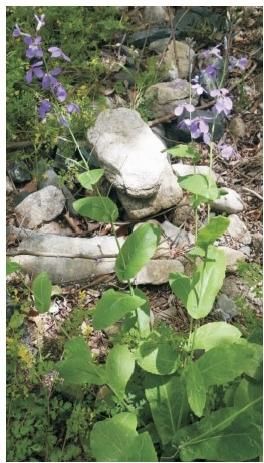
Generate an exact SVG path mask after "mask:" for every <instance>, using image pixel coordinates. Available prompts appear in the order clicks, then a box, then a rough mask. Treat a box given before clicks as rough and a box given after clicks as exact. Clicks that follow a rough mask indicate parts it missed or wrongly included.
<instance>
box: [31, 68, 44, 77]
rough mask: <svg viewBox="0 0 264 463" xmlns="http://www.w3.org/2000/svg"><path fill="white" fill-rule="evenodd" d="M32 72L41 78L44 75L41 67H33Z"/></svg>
mask: <svg viewBox="0 0 264 463" xmlns="http://www.w3.org/2000/svg"><path fill="white" fill-rule="evenodd" d="M33 74H34V76H36V77H37V78H38V79H42V77H43V76H44V71H43V69H42V68H40V67H39V68H33Z"/></svg>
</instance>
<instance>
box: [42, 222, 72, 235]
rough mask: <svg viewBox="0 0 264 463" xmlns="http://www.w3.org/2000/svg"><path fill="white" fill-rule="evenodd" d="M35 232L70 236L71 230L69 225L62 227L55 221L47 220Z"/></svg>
mask: <svg viewBox="0 0 264 463" xmlns="http://www.w3.org/2000/svg"><path fill="white" fill-rule="evenodd" d="M37 233H39V234H40V235H46V234H51V235H62V236H72V235H73V232H72V230H71V229H70V228H69V227H66V228H62V227H60V225H59V224H58V223H57V222H49V223H45V224H44V225H42V226H41V227H40V228H39V229H38V230H37Z"/></svg>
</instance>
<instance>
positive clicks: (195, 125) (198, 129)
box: [179, 117, 209, 143]
mask: <svg viewBox="0 0 264 463" xmlns="http://www.w3.org/2000/svg"><path fill="white" fill-rule="evenodd" d="M179 127H184V128H187V129H188V130H189V131H190V133H191V137H192V138H194V139H195V138H200V137H201V136H203V137H205V139H206V140H207V141H208V136H207V134H208V132H209V126H208V123H207V122H206V120H205V118H202V117H195V118H194V119H184V120H183V121H182V122H180V124H179ZM207 141H205V143H207Z"/></svg>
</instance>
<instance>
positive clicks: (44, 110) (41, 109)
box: [38, 100, 52, 119]
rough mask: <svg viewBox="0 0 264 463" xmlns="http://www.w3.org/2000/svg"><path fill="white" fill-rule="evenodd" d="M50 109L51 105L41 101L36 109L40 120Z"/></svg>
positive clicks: (46, 101)
mask: <svg viewBox="0 0 264 463" xmlns="http://www.w3.org/2000/svg"><path fill="white" fill-rule="evenodd" d="M51 108H52V106H51V103H50V102H49V101H48V100H42V101H41V102H40V106H39V109H38V113H39V117H40V119H44V118H45V117H46V114H47V113H48V112H49V111H50V110H51Z"/></svg>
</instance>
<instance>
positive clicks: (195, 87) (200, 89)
mask: <svg viewBox="0 0 264 463" xmlns="http://www.w3.org/2000/svg"><path fill="white" fill-rule="evenodd" d="M192 89H193V90H195V92H196V93H197V95H202V94H203V93H204V92H205V93H206V90H205V89H204V88H203V87H202V86H201V85H200V84H193V85H192Z"/></svg>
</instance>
